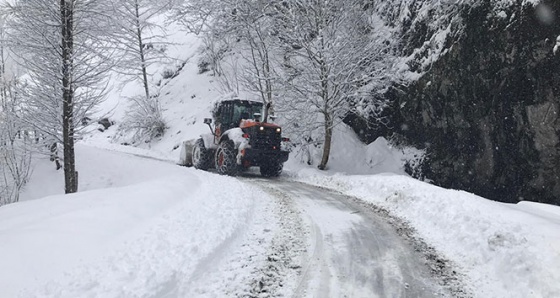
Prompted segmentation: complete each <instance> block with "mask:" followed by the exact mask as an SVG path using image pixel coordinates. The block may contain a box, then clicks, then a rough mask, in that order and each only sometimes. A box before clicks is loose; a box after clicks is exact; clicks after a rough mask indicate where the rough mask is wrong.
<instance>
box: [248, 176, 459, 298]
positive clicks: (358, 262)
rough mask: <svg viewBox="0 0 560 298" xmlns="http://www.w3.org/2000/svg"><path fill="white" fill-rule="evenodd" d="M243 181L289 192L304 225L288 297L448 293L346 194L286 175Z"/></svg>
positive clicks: (410, 249)
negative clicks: (303, 245)
mask: <svg viewBox="0 0 560 298" xmlns="http://www.w3.org/2000/svg"><path fill="white" fill-rule="evenodd" d="M246 179H249V178H245V179H244V180H246ZM246 182H247V183H254V182H256V183H257V184H258V185H260V186H261V187H262V188H263V189H265V190H266V189H269V193H271V194H273V195H274V194H276V196H277V197H286V196H287V197H289V198H290V199H291V201H292V202H293V203H294V204H295V206H296V207H297V209H298V214H300V216H302V217H303V222H304V223H305V226H306V227H307V230H309V233H308V239H306V241H307V242H308V246H309V250H308V252H307V254H306V255H305V256H304V257H303V259H304V260H303V268H302V270H301V276H300V283H299V286H298V288H297V289H295V293H294V297H434V296H443V297H445V296H451V295H452V294H451V293H450V292H449V291H448V289H446V288H445V287H443V286H441V285H440V284H441V283H442V282H441V280H438V277H437V276H440V275H438V274H433V272H432V271H431V268H433V267H430V266H429V264H428V263H429V260H427V259H426V258H425V256H424V254H422V253H421V252H419V251H418V249H416V248H415V247H414V245H412V243H409V242H408V241H406V240H405V239H403V238H402V237H401V236H400V235H399V234H398V233H397V231H396V230H397V227H393V226H392V225H391V224H389V223H387V222H386V219H385V218H383V217H381V216H380V215H378V214H376V213H375V212H374V211H373V210H369V209H368V208H365V207H364V206H362V205H360V204H358V203H356V202H354V201H353V200H352V198H349V197H347V196H344V195H341V194H339V193H336V192H333V191H331V190H327V189H324V188H319V187H315V186H311V185H307V184H303V183H298V182H294V181H290V180H287V179H277V180H267V179H259V178H251V179H250V181H246ZM271 190H273V191H271ZM458 293H459V292H454V293H453V296H456V295H457V294H458Z"/></svg>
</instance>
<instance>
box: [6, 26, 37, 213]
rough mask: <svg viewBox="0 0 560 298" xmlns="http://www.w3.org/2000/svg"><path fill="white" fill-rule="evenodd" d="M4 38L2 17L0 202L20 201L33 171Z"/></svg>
mask: <svg viewBox="0 0 560 298" xmlns="http://www.w3.org/2000/svg"><path fill="white" fill-rule="evenodd" d="M4 41H5V36H4V22H3V20H0V206H2V205H4V204H9V203H14V202H17V201H19V193H20V191H21V189H22V187H23V186H24V185H25V183H26V182H27V180H28V178H29V174H30V172H31V171H30V165H31V152H32V151H31V144H30V143H31V142H32V140H31V138H32V136H31V135H30V133H31V132H29V131H27V130H25V127H24V126H23V125H22V123H21V121H19V120H18V114H20V112H21V107H20V106H19V104H20V102H19V98H18V97H17V95H16V92H15V91H14V90H15V87H17V79H16V78H15V77H13V76H12V75H9V74H8V72H7V67H6V64H7V62H6V58H7V51H6V50H5V45H4Z"/></svg>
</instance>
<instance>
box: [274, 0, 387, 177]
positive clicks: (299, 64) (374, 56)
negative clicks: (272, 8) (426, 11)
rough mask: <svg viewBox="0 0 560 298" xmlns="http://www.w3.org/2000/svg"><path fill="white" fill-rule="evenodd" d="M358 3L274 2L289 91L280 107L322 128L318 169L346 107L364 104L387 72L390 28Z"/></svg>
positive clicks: (334, 0) (357, 0) (323, 164)
mask: <svg viewBox="0 0 560 298" xmlns="http://www.w3.org/2000/svg"><path fill="white" fill-rule="evenodd" d="M362 2H363V1H360V0H350V1H337V0H323V1H317V0H292V1H286V2H285V5H282V6H279V7H278V8H279V10H281V11H282V14H283V18H282V19H281V20H282V24H283V26H282V28H283V29H282V31H281V34H282V35H281V39H282V41H283V42H284V44H285V47H286V49H287V50H286V54H285V57H284V59H285V63H284V68H285V82H286V86H287V88H288V89H289V90H290V91H291V92H292V95H291V96H289V97H286V98H284V100H283V102H282V105H283V110H286V111H287V112H289V113H290V114H291V115H292V117H293V118H294V119H304V120H305V121H306V122H304V123H301V121H300V120H295V121H298V122H299V123H298V124H299V127H300V129H304V130H314V129H318V128H320V127H322V130H323V135H324V142H323V153H322V158H321V162H320V164H319V165H318V167H319V168H320V169H325V168H326V166H327V163H328V160H329V155H330V149H331V142H332V136H333V128H334V127H335V126H336V125H337V124H338V123H340V122H341V119H342V118H343V117H344V116H345V115H346V114H347V113H348V112H350V111H351V110H352V109H355V108H360V107H361V108H365V109H367V108H368V105H369V104H371V102H368V101H367V99H372V96H371V94H370V92H371V91H372V90H373V89H375V88H377V87H380V86H382V85H383V84H381V82H383V81H386V80H387V79H388V78H389V77H390V74H391V69H392V66H393V61H394V60H393V59H392V55H391V53H392V51H391V46H392V42H391V38H390V32H389V31H388V30H387V28H386V27H385V26H384V24H383V23H381V22H380V21H378V19H376V18H375V17H374V14H372V12H371V11H368V10H366V9H365V8H364V6H363V5H362V4H363V3H362ZM318 115H321V117H317V116H318Z"/></svg>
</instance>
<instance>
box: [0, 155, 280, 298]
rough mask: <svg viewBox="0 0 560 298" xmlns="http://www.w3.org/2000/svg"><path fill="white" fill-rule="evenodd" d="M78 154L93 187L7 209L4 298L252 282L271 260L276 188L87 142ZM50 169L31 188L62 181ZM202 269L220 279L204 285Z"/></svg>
mask: <svg viewBox="0 0 560 298" xmlns="http://www.w3.org/2000/svg"><path fill="white" fill-rule="evenodd" d="M78 159H82V162H80V163H79V164H80V165H81V167H82V168H81V170H80V171H81V173H82V174H81V175H82V176H81V179H82V180H81V184H82V185H83V187H84V188H89V189H92V190H89V191H88V190H86V191H83V192H80V193H76V194H72V195H54V196H50V197H46V198H42V199H40V200H31V199H32V197H30V198H29V199H30V200H29V201H25V202H21V203H15V204H11V205H7V206H3V207H1V208H0V268H5V270H0V288H1V289H2V291H1V292H2V296H3V297H4V296H5V297H18V295H19V296H21V297H38V296H40V297H140V296H142V297H146V296H147V297H150V296H153V297H166V296H167V297H175V296H177V297H187V296H188V294H191V293H192V292H191V291H192V290H194V289H201V288H200V287H195V286H194V285H201V284H204V285H205V287H203V290H204V292H205V293H207V294H208V295H210V296H216V295H217V296H220V295H221V296H231V295H230V294H233V295H234V296H235V295H239V296H241V294H242V292H241V291H243V290H247V289H249V290H250V289H251V287H252V285H253V284H254V280H255V279H256V278H258V274H257V273H258V269H255V270H253V271H247V268H263V267H265V266H266V264H267V263H266V262H267V260H266V253H265V252H266V251H267V249H268V248H269V247H271V246H272V244H273V243H272V241H273V238H274V237H273V235H275V234H276V232H277V230H278V229H279V228H278V223H279V221H278V220H272V219H274V218H275V215H274V208H273V207H274V205H273V200H271V198H270V196H268V195H267V194H266V193H264V192H263V191H261V190H259V189H258V188H256V187H253V186H251V185H248V184H244V183H241V182H239V181H237V180H235V179H232V178H230V177H224V176H219V175H214V174H211V173H207V172H203V171H197V170H194V169H189V168H184V167H179V166H176V165H174V164H171V163H165V162H161V161H157V160H152V159H150V158H140V157H137V156H130V155H127V154H124V153H119V152H109V151H104V150H100V149H96V148H92V147H88V146H83V145H80V146H78ZM51 170H52V171H54V166H53V169H51V168H50V167H49V168H47V167H45V168H41V169H37V170H36V172H35V173H34V174H35V175H38V176H37V177H39V178H38V179H37V180H39V179H41V180H40V181H41V183H38V184H36V185H35V186H34V187H40V186H41V185H45V184H47V183H48V182H49V181H50V180H51V179H52V180H55V179H60V177H56V175H49V173H50V172H49V171H51ZM43 171H44V172H43ZM37 180H36V181H37ZM34 193H35V194H38V193H39V191H38V190H35V192H34ZM262 228H264V229H266V230H267V231H268V232H266V231H265V232H263V231H261V229H262ZM255 235H256V236H255ZM235 258H237V261H236V262H229V261H228V260H231V259H235ZM6 268H9V270H7V269H6ZM216 268H217V269H220V268H221V269H223V270H217V271H214V269H216ZM205 274H209V276H212V277H214V280H220V281H222V282H216V283H212V284H209V283H202V282H201V281H200V280H199V279H200V276H204V275H205ZM198 293H201V292H198ZM220 293H222V294H220ZM183 294H185V295H187V296H185V295H183Z"/></svg>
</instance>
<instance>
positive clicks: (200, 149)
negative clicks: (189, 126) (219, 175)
mask: <svg viewBox="0 0 560 298" xmlns="http://www.w3.org/2000/svg"><path fill="white" fill-rule="evenodd" d="M192 162H193V166H194V167H195V168H196V169H199V170H208V168H210V166H211V165H212V156H211V151H210V150H208V149H206V147H205V146H204V141H203V140H202V139H198V140H196V142H195V143H194V146H193V150H192Z"/></svg>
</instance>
